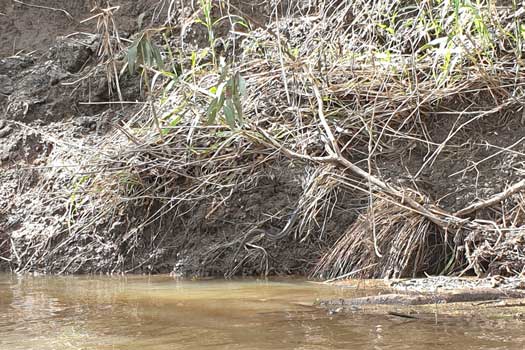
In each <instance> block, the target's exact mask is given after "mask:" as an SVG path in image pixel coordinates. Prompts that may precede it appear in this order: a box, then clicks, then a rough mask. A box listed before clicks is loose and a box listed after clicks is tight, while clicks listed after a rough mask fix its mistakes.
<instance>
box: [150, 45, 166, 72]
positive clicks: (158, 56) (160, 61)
mask: <svg viewBox="0 0 525 350" xmlns="http://www.w3.org/2000/svg"><path fill="white" fill-rule="evenodd" d="M150 45H151V51H152V53H153V58H154V59H155V63H156V64H157V68H159V69H164V60H163V59H162V55H161V54H160V50H159V48H158V47H157V46H156V45H154V44H150Z"/></svg>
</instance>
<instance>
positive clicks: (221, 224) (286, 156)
mask: <svg viewBox="0 0 525 350" xmlns="http://www.w3.org/2000/svg"><path fill="white" fill-rule="evenodd" d="M212 3H214V2H212ZM27 4H32V5H37V6H39V7H35V6H28V5H27ZM228 4H229V5H231V6H230V7H227V8H226V7H224V8H223V7H221V6H220V5H219V4H215V5H214V7H212V9H213V10H212V12H211V15H210V16H211V17H213V18H215V19H219V18H227V19H228V20H227V21H226V20H225V21H222V22H220V23H219V24H218V25H216V26H214V27H213V29H214V32H213V36H210V31H209V30H207V29H206V26H205V25H204V24H205V23H206V20H205V18H206V17H205V16H204V12H203V10H202V9H200V8H198V7H195V8H192V7H189V5H188V6H187V7H182V5H181V3H179V2H171V1H160V2H159V1H113V2H112V5H119V6H120V8H119V9H118V11H115V12H114V15H112V16H113V17H112V18H113V19H114V20H115V24H116V30H117V32H118V34H119V37H120V43H119V45H120V48H121V50H122V51H121V52H122V53H119V54H116V56H115V57H114V62H115V66H116V67H118V69H117V70H118V75H119V80H118V85H119V86H118V89H119V92H118V93H119V94H120V98H121V99H122V100H123V101H125V102H124V103H119V102H118V101H119V96H118V94H117V90H116V88H115V86H114V85H112V84H114V81H108V74H107V70H105V66H104V64H102V62H101V57H100V48H101V45H103V43H104V40H103V36H101V34H100V33H99V32H98V31H97V28H96V19H95V20H91V21H88V22H85V23H80V22H81V21H82V20H84V19H87V18H89V17H90V16H93V15H94V14H96V13H98V12H94V13H90V10H91V9H92V8H93V6H94V4H88V3H87V2H85V1H59V0H56V1H31V2H29V1H28V2H26V4H20V3H18V2H14V1H13V2H11V1H5V2H3V3H2V4H1V5H0V12H1V13H2V15H0V31H1V36H0V40H1V41H2V42H3V43H5V44H4V45H3V46H2V48H1V49H0V50H1V51H0V55H1V56H2V59H1V60H0V103H1V104H2V108H3V115H2V117H1V119H0V161H1V168H0V171H1V173H0V181H1V182H0V258H1V259H2V260H1V261H0V264H1V265H2V266H3V267H4V268H7V269H11V270H13V271H18V272H30V271H31V272H33V271H34V272H43V273H89V272H94V273H97V272H128V273H129V272H134V273H141V272H147V273H159V272H175V273H181V274H188V275H226V276H231V275H234V274H250V275H251V274H261V273H263V274H264V273H270V274H271V273H285V274H308V273H311V272H312V271H315V272H316V275H317V276H319V275H322V276H323V277H327V276H328V277H335V276H339V275H344V274H350V275H351V276H353V277H358V276H363V277H400V276H412V275H421V274H422V273H425V272H426V273H431V274H439V273H445V274H454V273H460V272H464V273H469V274H477V275H478V276H486V275H499V274H502V275H513V276H516V275H519V274H520V273H523V271H524V267H525V253H524V244H525V233H524V230H523V225H524V224H525V223H524V222H523V220H524V215H525V212H524V210H525V209H524V208H523V203H524V202H523V197H522V188H523V187H524V186H523V184H521V183H522V182H523V180H524V175H523V174H524V171H525V169H524V164H525V143H524V142H523V138H524V137H525V135H524V133H523V123H524V120H523V108H522V102H521V101H522V97H521V93H522V92H521V89H522V83H523V77H522V76H521V71H520V70H519V69H517V70H516V69H514V68H516V67H512V66H513V64H515V63H516V62H517V60H516V57H515V56H512V55H516V52H515V51H516V50H514V48H515V47H513V46H512V42H511V43H509V40H511V39H508V38H507V39H506V38H499V37H497V35H498V33H495V34H494V33H493V34H490V35H494V38H493V39H494V40H496V41H497V40H500V41H498V43H499V46H498V47H493V46H491V45H488V44H487V47H486V48H485V47H480V48H478V49H479V52H478V53H477V55H478V56H476V57H474V58H473V57H472V56H471V55H470V54H468V50H466V48H465V47H462V46H461V45H458V46H457V47H455V48H454V47H452V46H453V45H454V41H451V42H447V43H446V45H448V46H446V45H445V44H443V45H445V46H443V47H441V48H440V46H439V45H441V44H440V43H441V42H440V41H439V40H438V39H440V37H439V35H438V34H437V33H436V31H437V29H433V31H432V33H429V34H428V35H427V36H422V37H420V38H419V39H418V42H413V43H411V44H410V45H412V46H409V44H407V43H406V40H404V39H403V35H402V34H401V33H402V31H403V30H406V31H407V33H408V34H406V35H407V36H409V37H410V35H414V37H416V34H415V32H416V30H415V29H412V28H411V27H409V26H406V28H405V27H403V25H402V24H400V23H401V22H398V21H397V20H394V19H392V18H390V19H389V18H388V16H386V15H385V13H383V12H382V11H384V10H385V8H383V7H381V6H383V5H379V4H378V5H374V6H375V7H372V8H370V9H369V11H370V12H366V11H364V10H363V9H362V7H360V2H359V1H355V2H348V4H346V5H341V3H339V2H334V3H331V4H328V5H327V4H324V5H321V4H318V5H315V6H314V5H312V4H311V2H308V4H310V5H311V6H307V5H306V3H305V4H303V3H302V2H300V3H298V4H294V5H290V4H288V3H286V2H277V4H276V3H274V2H267V3H263V4H260V5H258V6H255V5H251V4H243V3H237V2H231V4H230V3H228ZM170 5H172V6H173V7H170ZM361 5H362V4H361ZM401 5H402V2H401V1H394V2H392V4H391V6H394V7H396V8H397V7H400V8H401ZM500 5H501V6H500V7H498V8H495V9H493V10H494V11H500V12H501V13H500V14H499V15H498V16H500V17H495V18H496V19H497V20H499V19H501V23H500V24H501V26H502V28H507V26H510V25H511V24H512V20H514V19H515V18H514V17H512V13H513V11H512V9H511V8H510V7H509V5H508V4H500ZM385 6H386V5H385ZM376 7H377V8H376ZM102 8H106V7H104V6H103V7H102ZM173 9H176V11H175V10H173ZM336 9H337V11H336ZM445 10H446V9H445ZM491 10H492V9H491ZM465 11H467V10H465ZM468 11H470V10H468ZM468 11H467V12H468ZM472 11H473V10H472ZM451 13H452V12H451ZM468 13H470V12H468ZM472 13H476V12H472ZM480 13H481V12H480ZM498 13H499V12H498ZM514 13H518V15H516V16H518V17H517V19H519V18H521V16H522V15H523V14H522V13H520V12H514ZM70 16H71V17H70ZM404 16H405V17H406V18H412V17H411V16H414V14H413V12H411V11H408V12H406V13H405V14H404ZM472 16H473V15H472ZM472 16H471V15H469V16H465V18H464V20H465V21H468V20H470V19H471V17H472ZM474 17H475V16H474ZM199 18H200V22H199V21H197V19H199ZM238 18H243V22H242V24H239V23H240V22H236V21H237V20H238ZM359 18H363V19H362V20H359ZM423 19H424V18H419V19H418V20H421V21H422V20H423ZM458 20H463V17H461V18H460V19H458ZM367 21H370V23H376V22H377V21H380V23H383V24H382V26H367V25H366V23H368V22H367ZM405 22H407V21H405ZM489 22H490V21H489ZM489 22H487V26H488V27H489V28H492V29H493V30H494V31H496V29H497V28H498V27H497V26H496V25H495V23H492V22H490V23H489ZM203 23H204V24H203ZM327 23H332V24H333V27H330V26H329V25H327ZM444 23H445V22H444ZM446 23H447V24H446V25H450V23H448V22H446ZM443 25H445V24H443ZM166 27H169V28H170V29H169V30H166V31H165V32H164V31H162V30H165V29H162V30H160V29H159V30H157V31H153V34H151V36H152V39H151V40H152V42H154V43H156V45H157V46H158V47H160V48H161V51H162V57H163V60H164V61H165V67H164V69H165V70H169V69H171V70H170V75H168V74H164V75H162V74H160V75H157V76H156V78H157V79H156V80H155V82H156V83H157V84H158V85H157V86H155V88H154V89H153V90H155V93H156V95H155V96H156V99H157V102H156V104H155V106H156V107H155V113H158V114H159V115H160V129H161V130H160V133H159V132H157V127H158V126H157V127H155V123H154V122H153V119H151V118H152V111H154V110H152V109H151V106H150V105H149V104H148V103H146V102H149V101H151V99H149V100H148V98H149V97H148V96H149V94H148V91H146V90H145V89H144V83H145V81H144V80H141V78H140V76H139V75H137V74H135V75H131V74H130V73H129V72H128V70H127V68H126V67H125V64H126V63H127V57H126V55H125V53H126V51H127V49H128V48H129V47H130V46H131V45H132V43H133V42H134V40H136V39H137V37H138V36H140V35H142V34H141V33H144V32H143V31H141V30H142V29H144V28H166ZM349 28H354V31H353V32H352V31H350V30H349ZM472 28H473V29H472V33H470V35H471V36H474V37H475V39H476V40H480V42H481V43H485V41H483V40H484V39H483V38H478V37H477V36H476V35H478V34H479V33H477V32H475V27H472ZM494 28H495V29H494ZM509 28H511V27H509ZM454 30H456V31H457V30H458V29H457V27H454ZM158 32H160V33H162V35H158V34H157V33H158ZM148 33H149V32H148ZM483 33H484V32H483ZM491 33H492V32H491ZM112 34H113V35H115V32H113V33H112ZM337 34H339V35H340V38H339V39H341V40H336V39H337ZM456 34H457V38H456V39H457V40H463V39H464V40H465V41H469V40H472V38H470V39H468V38H467V37H468V36H465V35H463V33H461V32H457V33H456ZM148 35H149V34H148ZM462 35H463V36H462ZM486 35H489V34H486ZM211 38H212V39H213V38H221V40H211ZM467 39H468V40H467ZM112 40H113V39H112ZM414 40H415V39H414ZM435 40H438V41H435ZM110 42H111V43H114V41H110ZM320 43H325V44H323V45H321V44H320ZM328 43H331V44H330V45H329V44H328ZM112 45H113V44H112ZM367 45H369V46H367ZM374 45H376V46H374ZM407 45H408V46H407ZM480 45H481V44H480ZM518 45H522V44H521V42H519V43H518ZM449 46H450V47H449ZM367 47H375V48H376V49H379V48H381V49H382V51H381V53H378V51H377V50H376V51H374V50H375V49H370V50H368V49H366V48H367ZM385 47H386V48H385ZM438 49H442V50H445V49H447V50H450V54H452V53H454V54H455V55H457V56H453V58H454V59H455V61H453V62H454V64H457V65H458V67H459V68H457V72H456V71H455V68H454V67H448V68H447V67H443V65H444V62H443V57H442V56H440V54H439V50H438ZM470 49H472V48H470ZM485 49H486V50H487V52H490V54H491V55H493V56H491V57H488V56H484V55H486V54H487V53H486V52H485V51H482V50H485ZM424 50H428V51H424ZM433 50H436V51H435V52H434V51H433ZM436 52H437V53H436ZM410 55H412V56H413V57H416V56H418V55H420V56H421V57H420V59H419V60H415V61H414V62H412V63H410V62H409V61H410V57H411V56H410ZM432 55H434V56H432ZM487 55H488V54H487ZM220 56H223V57H226V61H227V62H228V63H227V64H230V65H231V69H232V70H237V71H238V72H241V73H240V74H241V75H242V76H243V77H244V79H245V83H246V90H247V91H246V93H245V95H244V96H243V97H242V98H243V100H242V102H243V106H242V109H243V113H242V114H244V118H243V121H242V123H244V124H241V120H237V121H236V122H235V123H237V124H236V126H235V127H234V128H232V127H231V123H230V121H228V119H227V117H228V116H227V115H226V114H227V113H224V115H222V114H221V113H222V112H220V113H218V114H217V115H218V116H217V121H216V123H215V124H213V123H208V124H206V123H204V122H201V120H203V119H207V118H209V111H210V107H209V106H210V103H213V102H210V100H211V101H213V100H212V98H213V97H214V95H213V94H215V93H216V91H217V86H220V83H221V79H222V73H221V72H220V70H219V69H215V68H214V69H212V68H210V67H216V66H218V65H219V63H218V62H219V59H218V57H220ZM418 57H419V56H418ZM428 57H430V59H429V61H428V62H427V61H425V60H426V59H427V58H428ZM313 58H315V60H314V61H315V62H313V61H310V60H313ZM489 58H490V60H492V61H490V60H489ZM170 60H173V61H170ZM396 60H397V61H396ZM445 61H446V60H445ZM487 62H497V64H495V65H494V67H492V66H490V67H488V68H487V66H486V65H489V63H487ZM142 63H144V62H142ZM449 63H450V62H449ZM405 65H406V66H405ZM166 67H170V68H169V69H168V68H166ZM395 67H397V68H399V67H401V68H399V69H398V70H396V69H397V68H395ZM403 67H404V68H403ZM410 67H412V68H410ZM438 68H439V69H438ZM155 69H156V70H155V71H154V72H153V73H152V74H151V76H152V77H154V76H155V74H154V73H155V72H158V71H159V70H160V68H159V67H156V68H155ZM411 69H412V70H413V71H410V70H411ZM440 69H441V71H440ZM460 72H461V73H460ZM516 72H518V73H516ZM447 74H450V75H447ZM455 74H457V75H455ZM175 75H176V76H177V78H176V79H175V78H173V77H174V76H175ZM109 79H112V78H111V75H110V76H109ZM170 79H171V80H173V82H171V80H170ZM462 79H463V80H462ZM462 81H463V82H462ZM149 83H151V81H149V82H148V83H146V85H147V84H149ZM213 88H215V90H214V89H213ZM110 90H111V94H110ZM155 118H156V117H155ZM323 118H324V119H323ZM158 121H159V120H157V121H156V122H158ZM210 130H211V131H210ZM159 134H160V135H159ZM334 155H335V156H334ZM330 157H331V158H330ZM328 158H329V159H328ZM354 165H355V166H356V167H357V168H359V169H363V173H359V172H355V170H352V169H353V168H352V166H354ZM378 179H379V180H380V181H378ZM520 184H521V185H520ZM383 185H384V186H383ZM487 201H488V202H487ZM484 203H485V204H484ZM472 205H474V207H472ZM477 205H479V206H477ZM283 230H284V231H283ZM279 232H285V233H287V234H285V235H283V236H282V237H279ZM274 237H279V239H274ZM319 261H321V263H319Z"/></svg>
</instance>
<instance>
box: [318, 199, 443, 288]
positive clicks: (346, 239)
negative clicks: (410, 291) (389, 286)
mask: <svg viewBox="0 0 525 350" xmlns="http://www.w3.org/2000/svg"><path fill="white" fill-rule="evenodd" d="M446 240H447V238H446V235H445V234H444V233H443V232H442V231H441V230H439V228H438V227H436V225H434V224H433V223H432V222H430V221H429V220H426V219H425V218H424V217H423V216H421V215H420V214H418V213H415V212H413V211H410V210H407V209H406V208H403V207H401V206H399V205H398V204H397V203H392V202H390V201H389V200H387V199H378V200H376V201H375V202H374V204H373V206H372V207H371V208H369V209H368V211H367V212H366V214H364V215H361V216H360V217H359V218H358V219H357V220H356V221H355V222H354V223H353V224H352V225H351V226H350V227H349V228H348V230H347V231H346V232H345V233H344V234H343V235H342V237H341V238H340V239H339V241H338V242H337V243H336V244H335V245H334V247H333V248H332V249H330V251H329V252H328V253H326V255H325V256H324V257H323V258H322V259H321V261H320V262H319V264H318V265H317V268H316V270H315V271H314V275H317V274H319V275H321V276H322V277H323V278H337V277H339V276H346V277H352V278H359V277H366V278H384V277H387V278H399V277H401V276H404V277H410V276H412V277H415V276H418V275H422V274H423V273H429V274H439V273H440V272H443V270H444V268H445V263H446V261H447V257H448V256H449V255H450V254H451V253H452V252H451V251H450V248H449V247H448V246H447V244H448V243H449V242H446Z"/></svg>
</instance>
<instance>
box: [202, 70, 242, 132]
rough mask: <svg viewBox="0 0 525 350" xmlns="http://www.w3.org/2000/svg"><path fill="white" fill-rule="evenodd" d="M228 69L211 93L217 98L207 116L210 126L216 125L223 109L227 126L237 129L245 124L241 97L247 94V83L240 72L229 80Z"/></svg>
mask: <svg viewBox="0 0 525 350" xmlns="http://www.w3.org/2000/svg"><path fill="white" fill-rule="evenodd" d="M227 74H228V73H227V69H225V68H224V69H223V72H222V74H221V76H220V77H219V83H218V84H217V86H214V87H213V88H212V89H211V91H212V92H213V93H214V95H215V97H214V98H213V100H212V101H211V103H210V105H209V107H208V111H207V113H206V114H207V116H208V124H213V123H215V121H216V119H217V114H218V113H219V111H220V110H221V109H222V112H223V113H224V119H225V121H226V124H228V126H229V127H230V128H231V129H235V128H236V127H237V124H242V122H243V119H244V118H243V112H242V103H241V97H242V96H243V95H245V93H246V81H245V80H244V78H243V77H242V76H241V74H240V73H239V72H236V73H235V74H233V75H232V76H230V77H229V78H227Z"/></svg>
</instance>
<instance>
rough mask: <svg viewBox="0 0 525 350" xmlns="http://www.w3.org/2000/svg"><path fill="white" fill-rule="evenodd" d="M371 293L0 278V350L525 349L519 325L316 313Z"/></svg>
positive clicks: (153, 280) (144, 280)
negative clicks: (327, 303) (338, 300)
mask: <svg viewBox="0 0 525 350" xmlns="http://www.w3.org/2000/svg"><path fill="white" fill-rule="evenodd" d="M364 292H366V291H363V290H360V291H356V290H349V289H340V288H336V287H328V286H322V285H319V284H312V283H306V282H294V281H279V282H266V281H208V282H180V281H176V280H173V279H171V278H169V277H166V276H156V277H135V276H132V277H121V278H109V277H100V278H95V277H39V278H37V277H35V278H30V277H25V278H19V277H14V276H0V349H1V350H18V349H20V350H21V349H24V350H26V349H43V350H51V349H53V350H55V349H56V350H62V349H68V350H69V349H86V350H87V349H96V350H99V349H108V350H109V349H126V350H135V349H146V350H153V349H155V350H157V349H158V350H165V349H443V348H445V347H449V348H450V349H458V348H460V349H520V350H522V349H524V344H525V334H524V333H523V329H524V328H523V324H522V323H520V322H519V321H516V322H496V321H485V322H473V321H465V320H457V321H447V322H440V323H438V324H435V323H433V322H421V321H418V322H411V321H403V320H398V319H393V318H388V317H385V316H380V315H377V316H366V315H360V314H353V315H328V314H327V313H326V312H325V311H323V310H317V309H315V308H312V307H310V306H309V304H311V303H312V302H313V301H314V300H315V299H316V298H326V297H351V296H355V295H356V294H359V293H364ZM368 292H370V291H368Z"/></svg>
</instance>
